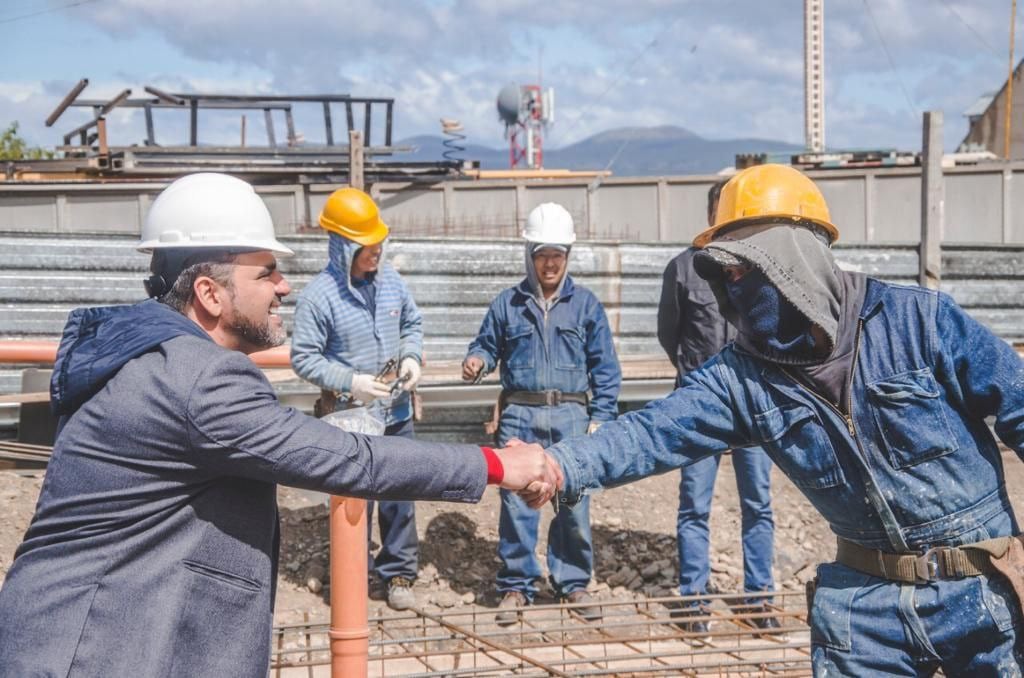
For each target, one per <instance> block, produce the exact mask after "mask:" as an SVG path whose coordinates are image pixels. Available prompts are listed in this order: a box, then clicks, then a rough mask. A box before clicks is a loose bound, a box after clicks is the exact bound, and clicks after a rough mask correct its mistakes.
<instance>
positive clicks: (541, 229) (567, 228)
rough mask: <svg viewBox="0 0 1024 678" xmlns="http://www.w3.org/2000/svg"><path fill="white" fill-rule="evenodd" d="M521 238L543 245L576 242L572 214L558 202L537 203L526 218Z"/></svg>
mask: <svg viewBox="0 0 1024 678" xmlns="http://www.w3.org/2000/svg"><path fill="white" fill-rule="evenodd" d="M523 238H525V239H526V240H527V241H528V242H535V243H543V244H545V245H571V244H573V243H574V242H576V230H575V229H574V228H573V223H572V215H571V214H569V210H567V209H565V208H564V207H562V206H561V205H559V204H558V203H554V202H546V203H542V204H540V205H537V206H536V207H534V208H533V210H532V211H531V212H530V216H528V217H527V218H526V228H524V229H523Z"/></svg>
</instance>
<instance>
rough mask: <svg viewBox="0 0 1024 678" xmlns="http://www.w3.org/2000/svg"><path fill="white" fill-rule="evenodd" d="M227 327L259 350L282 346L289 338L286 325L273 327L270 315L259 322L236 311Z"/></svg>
mask: <svg viewBox="0 0 1024 678" xmlns="http://www.w3.org/2000/svg"><path fill="white" fill-rule="evenodd" d="M232 297H233V293H232ZM227 328H228V329H229V330H231V331H233V332H234V333H235V334H236V335H237V336H238V338H239V339H241V340H242V341H244V342H246V343H247V344H249V345H250V346H253V347H255V348H256V350H258V351H263V350H265V349H268V348H274V347H275V346H280V345H281V344H283V343H284V342H285V339H287V338H288V333H287V332H286V331H285V328H284V325H281V326H280V327H271V325H270V318H269V317H267V318H266V320H264V321H263V322H262V323H257V322H256V321H254V320H251V319H249V318H247V317H245V316H243V315H241V314H239V313H237V312H236V313H233V314H232V317H231V318H230V319H229V320H228V321H227Z"/></svg>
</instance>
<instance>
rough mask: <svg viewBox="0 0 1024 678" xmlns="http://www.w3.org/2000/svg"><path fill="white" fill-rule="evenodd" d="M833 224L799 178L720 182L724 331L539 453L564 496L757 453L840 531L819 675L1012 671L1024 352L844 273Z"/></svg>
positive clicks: (823, 606) (821, 630)
mask: <svg viewBox="0 0 1024 678" xmlns="http://www.w3.org/2000/svg"><path fill="white" fill-rule="evenodd" d="M838 234H839V231H838V229H837V228H836V227H835V225H834V224H833V223H832V222H831V217H830V216H829V212H828V207H827V205H826V204H825V200H824V197H823V196H822V194H821V191H820V190H818V188H817V186H816V185H815V184H814V182H813V181H811V180H810V179H809V178H807V177H806V176H804V175H803V174H801V173H800V172H799V171H798V170H796V169H793V168H792V167H787V166H781V165H758V166H755V167H751V168H748V169H746V170H743V171H742V172H740V173H738V174H737V175H736V176H735V177H733V178H732V179H731V180H730V181H729V183H727V184H726V185H725V187H724V188H723V189H722V197H721V200H720V202H719V207H718V214H717V217H716V221H715V225H714V226H713V227H712V228H710V229H708V230H706V231H704V232H703V233H701V234H700V235H698V236H697V238H695V239H694V245H695V246H696V247H697V248H699V249H700V250H701V253H700V255H699V256H698V258H697V270H698V272H699V273H700V274H701V276H703V277H704V278H705V279H707V280H709V282H711V286H712V289H713V290H714V291H715V295H716V299H717V300H718V302H719V307H720V308H721V310H722V312H723V315H725V317H726V318H728V319H729V321H730V322H733V323H734V324H735V325H736V326H737V328H738V329H739V334H738V337H737V339H736V341H735V342H734V343H733V344H731V345H729V346H727V347H726V348H724V349H723V350H722V351H720V352H719V354H718V355H717V356H715V357H714V358H712V359H711V360H709V361H708V362H706V363H704V364H703V365H702V366H701V367H699V368H698V369H696V370H694V371H692V372H690V373H689V374H688V375H687V376H686V377H685V378H684V379H683V382H682V384H681V385H680V387H679V388H678V389H676V390H675V391H673V392H672V393H671V394H670V395H669V396H667V397H665V398H663V399H661V400H656V401H653V402H651V403H649V404H648V405H647V406H646V407H645V408H643V409H641V410H637V411H634V412H629V413H627V414H625V415H623V416H621V417H619V418H618V419H617V420H616V421H613V422H609V423H607V424H605V425H604V426H602V427H601V430H599V431H597V432H596V433H594V434H593V435H591V436H584V437H577V438H572V439H569V440H565V441H562V442H561V443H558V444H556V445H554V446H552V447H551V448H549V449H548V454H549V455H550V456H551V459H552V461H553V462H554V463H557V464H558V465H559V467H560V468H561V471H562V472H563V474H564V485H563V490H562V496H561V498H560V501H562V502H565V503H566V504H567V505H571V504H572V503H573V502H574V501H576V500H577V499H578V498H579V497H580V496H581V495H582V494H583V493H584V492H586V491H590V490H594V489H597V488H601V487H612V486H615V485H620V484H622V483H627V482H630V481H633V480H638V479H640V478H643V477H646V476H649V475H652V474H655V473H662V472H665V471H668V470H671V469H676V468H679V467H680V466H685V465H687V464H691V463H694V462H697V461H700V460H701V459H703V458H705V457H708V456H712V455H715V454H719V453H721V452H722V451H724V450H726V449H730V448H736V447H742V446H746V445H751V444H754V445H760V446H762V447H763V448H764V449H765V451H766V452H767V453H768V455H769V456H770V457H771V458H772V461H773V462H775V464H776V465H777V466H778V467H779V469H780V470H781V471H782V472H784V473H785V474H786V475H787V476H788V477H789V478H790V480H792V482H793V483H794V485H796V486H797V488H799V489H800V490H801V491H802V492H803V494H804V495H805V496H806V497H807V499H808V501H809V502H810V503H811V505H813V506H814V507H815V508H816V509H817V510H818V511H819V512H820V513H821V514H822V516H823V517H824V518H825V519H826V520H827V521H828V523H829V526H830V528H831V529H832V531H833V532H834V533H835V534H836V535H837V537H838V548H837V550H836V561H835V562H832V563H824V564H822V565H819V566H818V571H817V577H816V578H815V580H814V585H813V587H812V588H811V590H810V596H809V598H810V599H809V601H808V602H809V604H810V614H809V616H810V625H811V657H812V662H813V666H814V672H815V674H816V675H819V676H833V675H837V676H838V675H842V676H897V675H898V676H926V675H932V674H933V673H935V672H936V671H938V670H940V669H941V670H942V672H943V673H944V675H947V676H981V675H985V676H1019V675H1021V666H1022V661H1024V653H1022V650H1021V649H1020V637H1021V631H1020V628H1021V623H1022V621H1024V618H1022V613H1021V603H1022V600H1021V598H1020V596H1022V595H1024V545H1022V541H1021V538H1020V537H1019V536H1018V535H1019V532H1020V527H1019V524H1018V522H1017V518H1016V516H1015V515H1014V512H1013V508H1012V506H1011V505H1010V500H1009V497H1008V495H1007V489H1006V485H1005V482H1006V480H1005V473H1004V469H1003V460H1002V454H1001V452H1000V449H999V445H998V444H997V442H996V437H995V435H993V430H994V431H995V434H996V435H997V436H998V437H999V439H1000V440H1002V442H1003V443H1005V444H1006V446H1007V447H1009V448H1010V449H1011V450H1013V451H1014V452H1015V453H1016V454H1017V455H1018V456H1019V457H1024V388H1022V385H1024V361H1022V360H1021V357H1020V356H1019V355H1017V352H1016V351H1014V349H1013V347H1012V346H1010V345H1008V344H1007V343H1006V342H1005V341H1003V340H1002V339H1000V338H999V337H997V336H995V335H994V334H993V333H992V332H991V331H990V330H989V329H988V328H986V327H984V326H983V325H982V324H981V323H979V322H978V321H977V320H975V319H974V318H972V317H971V316H970V315H969V314H967V313H966V312H965V311H964V310H963V309H962V308H960V307H959V306H958V305H957V304H956V302H954V301H953V300H952V299H951V298H950V297H949V296H948V295H946V294H944V293H942V292H938V291H935V290H928V289H922V288H919V287H911V286H902V285H894V284H891V283H886V282H883V281H880V280H876V279H874V278H870V277H868V276H865V275H863V274H859V273H853V272H849V271H844V270H842V269H840V268H838V267H837V266H836V265H835V261H834V259H833V256H832V251H831V248H830V245H831V243H832V242H834V241H835V239H836V238H837V237H838ZM987 417H992V418H993V422H994V426H993V428H990V427H989V424H988V423H987V422H986V418H987ZM623 450H629V452H630V453H629V454H623ZM527 494H528V495H529V493H527Z"/></svg>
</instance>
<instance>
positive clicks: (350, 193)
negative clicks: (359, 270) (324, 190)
mask: <svg viewBox="0 0 1024 678" xmlns="http://www.w3.org/2000/svg"><path fill="white" fill-rule="evenodd" d="M320 228H322V229H324V230H325V231H330V232H331V233H337V234H338V235H340V236H342V237H343V238H348V239H349V240H351V241H353V242H356V243H359V244H360V245H363V246H364V247H365V246H368V245H376V244H377V243H380V242H383V241H384V238H386V237H388V230H389V229H388V226H387V224H385V223H384V222H383V221H381V218H380V210H379V209H378V208H377V204H376V203H375V202H373V198H371V197H370V196H368V195H367V194H366V193H364V192H363V191H360V190H359V189H358V188H352V187H349V186H346V187H345V188H339V189H338V190H336V191H335V192H334V193H331V194H330V195H329V196H328V197H327V202H326V203H324V208H323V209H322V210H321V211H320Z"/></svg>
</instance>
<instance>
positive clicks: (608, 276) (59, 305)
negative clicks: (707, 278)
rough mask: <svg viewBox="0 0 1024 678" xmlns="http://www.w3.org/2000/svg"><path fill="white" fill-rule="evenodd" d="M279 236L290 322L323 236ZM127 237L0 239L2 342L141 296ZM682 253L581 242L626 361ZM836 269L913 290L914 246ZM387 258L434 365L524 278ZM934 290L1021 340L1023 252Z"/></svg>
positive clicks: (475, 426)
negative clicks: (420, 322) (421, 324)
mask: <svg viewBox="0 0 1024 678" xmlns="http://www.w3.org/2000/svg"><path fill="white" fill-rule="evenodd" d="M284 240H285V241H286V242H287V243H288V244H289V246H291V247H292V248H293V249H294V250H295V251H296V253H297V256H296V257H294V258H292V259H284V260H282V261H281V267H282V270H283V271H284V272H285V274H286V275H287V277H288V279H289V280H290V281H291V283H292V286H293V288H294V290H295V291H294V293H293V294H292V295H291V296H290V297H289V298H288V299H286V303H285V307H284V309H283V312H282V316H283V317H284V318H285V321H286V323H288V324H289V325H290V322H291V314H292V309H293V307H294V299H295V296H296V295H297V294H298V292H299V291H300V290H301V289H302V287H303V286H304V285H305V284H306V283H307V282H308V281H309V279H310V278H311V277H312V276H313V275H315V274H316V273H317V272H318V271H319V270H320V269H321V268H322V267H323V265H324V263H325V261H326V256H327V246H326V238H325V237H323V236H322V235H317V236H292V237H287V238H284ZM135 242H136V239H135V238H134V237H125V236H113V235H110V236H93V237H75V236H61V237H54V236H40V235H28V234H24V235H22V234H0V338H5V339H9V338H47V339H56V338H58V337H59V335H60V332H61V330H62V328H63V326H64V322H65V319H66V317H67V314H68V312H69V311H70V310H71V309H72V308H75V307H78V306H88V305H105V304H117V303H132V302H135V301H139V300H141V299H142V298H143V292H142V283H141V281H142V279H143V278H144V277H145V275H147V274H148V257H147V256H146V255H142V254H139V253H137V252H135V251H134V249H133V246H134V244H135ZM679 250H680V247H679V246H678V245H669V244H664V243H618V244H612V243H593V242H581V243H578V244H577V245H576V246H575V247H574V248H573V251H572V257H571V264H570V271H571V273H572V275H573V276H574V278H575V279H576V280H577V281H578V282H579V283H581V284H583V285H586V286H587V287H589V288H590V289H592V290H593V291H594V292H595V293H596V294H597V296H598V297H599V298H600V299H601V301H602V302H603V303H604V304H605V306H606V308H607V311H608V315H609V318H610V321H611V323H612V325H613V328H614V330H615V334H616V341H617V344H618V350H619V353H620V355H622V356H623V357H637V358H639V357H644V356H647V357H653V358H657V359H661V358H662V353H661V349H660V347H659V346H658V344H657V340H656V339H655V323H656V321H655V317H656V309H657V303H658V296H659V292H660V288H661V274H662V271H663V270H664V267H665V264H666V263H667V262H668V260H669V259H671V258H672V257H673V256H674V255H675V254H676V253H678V252H679ZM836 254H837V257H838V259H839V261H840V263H841V265H842V266H844V267H846V268H849V269H852V270H858V271H862V272H864V273H867V274H870V275H874V276H877V277H881V278H884V279H886V280H891V281H894V282H899V283H904V284H913V282H914V280H915V279H916V276H917V270H918V261H917V250H916V247H914V246H899V245H889V246H878V245H874V246H871V245H840V246H837V248H836ZM386 256H387V257H388V259H389V260H390V261H391V262H392V263H393V264H394V265H395V266H396V267H397V268H398V269H399V270H400V271H401V272H402V275H403V276H404V277H405V279H406V281H407V282H408V284H409V287H410V288H411V290H412V292H413V294H414V296H415V298H416V300H417V303H418V304H419V305H420V307H421V309H422V311H423V315H424V318H425V331H426V347H427V348H426V353H427V358H428V359H431V360H443V359H461V357H462V356H463V354H464V352H465V349H466V345H467V344H468V343H469V341H470V339H471V338H472V337H473V336H474V335H475V333H476V331H477V329H478V327H479V324H480V321H481V320H482V319H483V315H484V312H485V311H486V308H487V305H488V304H489V303H490V301H491V299H493V297H494V296H495V295H496V294H497V293H498V292H499V291H500V290H502V289H504V288H505V287H507V286H509V285H513V284H515V283H516V282H518V281H519V280H520V279H521V278H522V276H523V265H524V264H523V246H522V243H521V242H520V241H518V240H492V241H489V242H484V241H477V242H474V241H466V240H465V239H423V240H405V241H398V242H393V243H391V244H390V245H389V246H388V248H387V252H386ZM943 274H944V279H943V288H944V289H945V290H947V291H948V292H950V293H951V294H952V295H953V296H954V297H955V298H956V299H957V300H958V301H959V302H960V303H961V304H963V305H964V306H966V307H967V308H968V309H969V310H970V312H971V313H972V314H973V315H974V316H975V317H977V318H978V319H979V320H981V321H982V322H984V323H986V324H987V325H989V326H990V327H992V328H993V329H994V330H995V331H996V332H997V333H998V334H1000V336H1002V337H1004V338H1006V339H1007V340H1010V341H1014V342H1024V246H987V247H983V246H972V247H964V246H948V247H946V248H945V249H944V251H943ZM20 386H21V368H20V367H19V366H3V365H0V393H13V392H17V391H19V390H20ZM669 388H670V381H669V380H667V379H663V380H657V381H647V382H636V383H631V384H628V385H627V387H626V388H625V389H624V393H623V397H622V400H623V401H624V402H627V403H632V404H633V405H634V406H635V405H636V404H639V403H641V402H643V401H644V400H646V399H648V398H651V397H656V396H658V395H660V394H661V393H664V392H667V391H668V390H669ZM278 391H279V393H281V395H282V399H283V400H285V401H286V402H288V403H289V404H292V405H295V406H297V407H300V408H308V407H309V406H310V405H311V403H312V400H313V397H314V396H313V393H314V389H312V388H311V387H309V386H308V385H305V384H296V383H292V384H283V385H281V386H279V387H278ZM494 397H495V389H494V387H484V386H480V387H467V386H451V387H441V388H438V389H435V390H434V391H432V392H430V393H429V394H428V397H427V404H428V421H427V422H425V423H424V424H423V425H422V426H420V427H419V430H420V431H421V433H423V434H424V435H425V436H426V437H429V438H433V439H447V440H475V441H478V442H482V439H483V434H482V432H481V429H480V426H479V422H481V421H483V420H484V419H486V418H487V417H488V416H489V408H488V406H486V405H485V404H483V403H486V402H493V399H494ZM16 417H17V409H16V407H15V406H0V432H2V431H3V430H6V431H8V434H7V435H12V433H10V431H12V430H13V429H12V427H13V425H14V423H15V421H16Z"/></svg>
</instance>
